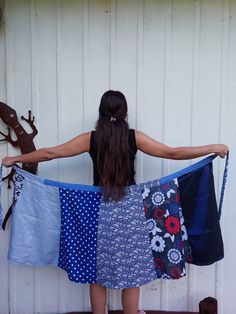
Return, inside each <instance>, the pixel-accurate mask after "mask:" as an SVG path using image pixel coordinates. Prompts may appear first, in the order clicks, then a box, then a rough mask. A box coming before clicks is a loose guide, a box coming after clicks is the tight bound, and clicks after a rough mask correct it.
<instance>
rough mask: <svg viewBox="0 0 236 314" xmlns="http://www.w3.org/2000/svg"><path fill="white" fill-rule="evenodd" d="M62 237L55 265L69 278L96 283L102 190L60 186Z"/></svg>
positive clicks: (75, 280) (78, 281)
mask: <svg viewBox="0 0 236 314" xmlns="http://www.w3.org/2000/svg"><path fill="white" fill-rule="evenodd" d="M59 191H60V203H61V238H60V251H59V262H58V266H59V267H61V268H62V269H64V270H65V271H66V272H67V274H68V277H69V279H70V280H72V281H74V282H77V283H95V282H96V278H97V231H98V215H99V210H100V200H101V193H99V192H89V191H80V190H73V189H59Z"/></svg>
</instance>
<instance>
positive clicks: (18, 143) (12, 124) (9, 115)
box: [0, 102, 38, 229]
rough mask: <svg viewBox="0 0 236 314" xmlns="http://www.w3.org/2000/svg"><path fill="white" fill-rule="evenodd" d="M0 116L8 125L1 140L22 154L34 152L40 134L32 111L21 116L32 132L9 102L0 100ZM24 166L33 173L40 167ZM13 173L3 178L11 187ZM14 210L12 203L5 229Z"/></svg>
mask: <svg viewBox="0 0 236 314" xmlns="http://www.w3.org/2000/svg"><path fill="white" fill-rule="evenodd" d="M0 118H1V119H2V121H3V122H4V123H5V124H6V125H7V129H8V133H7V134H4V133H3V132H1V131H0V134H1V135H2V136H4V138H3V139H1V140H0V142H2V141H7V142H8V143H10V144H11V145H12V146H14V147H19V148H20V151H21V153H22V154H25V153H29V152H32V151H34V150H36V148H35V145H34V142H33V138H34V137H35V136H36V135H37V134H38V130H37V128H36V126H35V125H34V120H35V118H34V116H32V113H31V111H30V110H29V111H28V118H25V117H24V116H21V119H22V120H24V121H26V122H27V123H28V124H29V125H30V127H31V128H32V133H30V134H29V133H27V132H26V131H25V129H24V128H23V126H22V125H21V124H20V122H19V120H18V118H17V114H16V111H15V110H14V109H13V108H11V107H10V106H8V105H7V104H5V103H3V102H0ZM11 130H13V131H14V133H15V135H16V140H13V139H12V137H11ZM22 168H23V169H24V170H26V171H29V172H31V173H34V174H35V173H36V172H37V169H38V163H23V164H22ZM13 174H14V171H11V172H10V173H9V174H8V175H7V176H6V177H5V178H3V179H2V180H3V181H4V180H6V179H8V188H10V187H11V185H10V181H13ZM11 212H12V205H11V206H10V208H9V209H8V211H7V214H6V216H5V219H4V221H3V224H2V228H3V229H5V226H6V223H7V220H8V218H9V217H10V215H11Z"/></svg>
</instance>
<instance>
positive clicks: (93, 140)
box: [89, 129, 137, 186]
mask: <svg viewBox="0 0 236 314" xmlns="http://www.w3.org/2000/svg"><path fill="white" fill-rule="evenodd" d="M95 143H96V132H95V131H92V132H91V138H90V149H89V155H90V157H91V158H92V161H93V185H95V186H98V185H99V182H100V176H99V174H98V169H97V150H96V145H95ZM129 148H130V153H129V160H130V178H129V185H131V184H135V180H134V175H135V171H134V160H135V155H136V152H137V146H136V140H135V131H134V130H133V129H129Z"/></svg>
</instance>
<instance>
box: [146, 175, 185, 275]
mask: <svg viewBox="0 0 236 314" xmlns="http://www.w3.org/2000/svg"><path fill="white" fill-rule="evenodd" d="M143 198H144V206H145V213H146V218H147V226H148V230H149V237H150V242H151V249H152V254H153V258H154V264H155V269H156V274H157V278H165V279H178V278H180V277H183V276H185V274H186V270H185V261H188V260H189V259H190V258H191V249H190V246H189V243H188V235H187V232H186V228H185V225H184V218H183V215H182V209H181V206H180V198H179V190H178V181H177V179H175V180H172V181H170V182H168V183H165V184H159V185H157V186H154V187H151V188H147V187H146V188H145V189H144V192H143Z"/></svg>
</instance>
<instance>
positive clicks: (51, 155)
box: [2, 132, 91, 167]
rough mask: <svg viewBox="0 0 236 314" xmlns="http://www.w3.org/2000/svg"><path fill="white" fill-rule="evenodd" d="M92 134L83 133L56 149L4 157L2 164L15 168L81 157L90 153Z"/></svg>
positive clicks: (44, 149) (42, 149) (51, 148)
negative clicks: (28, 164) (16, 166)
mask: <svg viewBox="0 0 236 314" xmlns="http://www.w3.org/2000/svg"><path fill="white" fill-rule="evenodd" d="M90 136H91V132H87V133H83V134H81V135H78V136H76V137H74V138H73V139H72V140H70V141H68V142H66V143H64V144H61V145H58V146H54V147H48V148H41V149H37V150H35V151H33V152H31V153H28V154H23V155H19V156H13V157H8V156H6V157H4V158H3V160H2V163H3V165H4V166H5V167H11V166H14V165H15V164H16V163H34V162H40V161H47V160H52V159H55V158H63V157H70V156H75V155H79V154H82V153H85V152H88V151H89V147H90Z"/></svg>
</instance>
